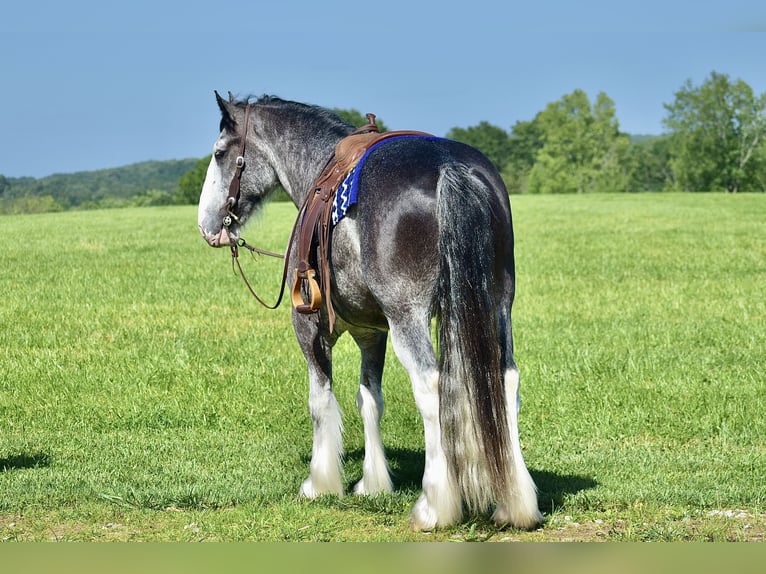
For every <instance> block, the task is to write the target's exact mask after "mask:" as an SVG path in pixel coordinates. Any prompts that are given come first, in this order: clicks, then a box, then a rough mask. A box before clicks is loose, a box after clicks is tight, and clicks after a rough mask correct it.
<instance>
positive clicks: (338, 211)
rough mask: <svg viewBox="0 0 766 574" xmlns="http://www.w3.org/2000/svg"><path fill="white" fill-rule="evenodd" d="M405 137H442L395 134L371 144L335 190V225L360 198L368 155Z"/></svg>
mask: <svg viewBox="0 0 766 574" xmlns="http://www.w3.org/2000/svg"><path fill="white" fill-rule="evenodd" d="M404 138H420V139H431V140H436V139H442V138H439V137H436V136H431V135H413V134H407V135H400V136H394V137H390V138H387V139H384V140H381V141H379V142H377V143H375V144H373V145H372V146H370V147H369V148H368V149H367V151H365V152H364V155H362V157H361V158H360V159H359V162H358V163H357V164H356V165H355V166H354V167H353V168H352V169H351V171H350V172H349V173H348V175H347V176H346V177H345V178H344V179H343V181H342V182H341V183H340V185H339V186H338V190H337V191H336V192H335V197H334V198H333V203H332V211H331V214H330V215H331V217H330V219H331V221H332V224H333V226H335V225H337V224H338V222H339V221H340V220H341V219H343V218H344V217H345V216H346V213H347V212H348V210H349V209H350V208H351V206H352V205H355V204H356V202H357V200H358V198H359V174H360V173H361V171H362V166H363V165H364V162H365V160H366V159H367V156H369V155H370V153H372V151H373V150H374V149H375V148H377V147H378V146H381V145H385V144H386V143H388V142H391V141H394V140H399V139H404Z"/></svg>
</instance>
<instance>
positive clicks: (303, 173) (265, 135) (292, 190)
mask: <svg viewBox="0 0 766 574" xmlns="http://www.w3.org/2000/svg"><path fill="white" fill-rule="evenodd" d="M259 116H260V118H259V124H260V125H256V129H255V134H256V139H257V140H258V142H259V143H261V145H264V146H265V148H266V153H267V156H268V158H269V162H270V163H271V165H272V167H273V168H274V170H275V171H276V173H277V177H278V179H279V183H280V184H281V185H282V187H283V188H284V189H285V191H286V192H287V194H288V195H289V196H290V198H291V199H292V200H293V203H295V205H296V206H298V207H299V206H301V205H302V204H303V202H304V200H305V198H306V195H307V194H308V193H309V191H310V188H311V185H312V184H313V183H314V181H315V180H316V178H317V177H318V176H319V173H320V172H321V170H322V168H323V167H324V166H325V163H326V162H327V160H328V158H329V157H330V155H331V154H332V153H333V152H334V150H335V145H336V144H337V143H338V141H340V140H341V139H342V138H343V137H344V136H345V135H348V133H350V132H351V131H352V129H353V128H351V127H349V128H348V129H347V130H345V128H344V129H341V128H339V126H337V125H334V126H331V125H327V124H322V123H319V122H306V121H302V118H299V117H295V116H294V115H290V114H289V113H287V112H284V113H281V114H280V113H277V112H275V111H274V110H266V111H264V113H262V114H259Z"/></svg>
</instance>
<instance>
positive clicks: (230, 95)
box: [229, 92, 234, 104]
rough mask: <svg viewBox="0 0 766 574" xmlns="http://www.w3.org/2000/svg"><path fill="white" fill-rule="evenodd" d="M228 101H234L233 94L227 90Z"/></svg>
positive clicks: (231, 102)
mask: <svg viewBox="0 0 766 574" xmlns="http://www.w3.org/2000/svg"><path fill="white" fill-rule="evenodd" d="M229 103H230V104H233V103H234V94H232V93H231V92H229Z"/></svg>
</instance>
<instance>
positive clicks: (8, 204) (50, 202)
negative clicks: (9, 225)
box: [0, 195, 64, 215]
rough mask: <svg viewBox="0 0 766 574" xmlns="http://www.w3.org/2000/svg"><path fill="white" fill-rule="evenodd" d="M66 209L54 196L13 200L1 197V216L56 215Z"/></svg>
mask: <svg viewBox="0 0 766 574" xmlns="http://www.w3.org/2000/svg"><path fill="white" fill-rule="evenodd" d="M63 210H64V208H63V207H62V206H61V205H60V204H59V203H57V202H56V200H55V199H54V198H53V196H50V195H43V196H38V197H34V196H29V195H25V196H23V197H16V198H13V199H10V198H4V197H0V215H18V214H21V213H54V212H58V211H63Z"/></svg>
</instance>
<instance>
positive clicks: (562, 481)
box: [345, 448, 598, 513]
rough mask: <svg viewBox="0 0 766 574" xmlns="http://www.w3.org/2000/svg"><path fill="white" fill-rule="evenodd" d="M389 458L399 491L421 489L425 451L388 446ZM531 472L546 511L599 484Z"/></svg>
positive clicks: (351, 457) (351, 458)
mask: <svg viewBox="0 0 766 574" xmlns="http://www.w3.org/2000/svg"><path fill="white" fill-rule="evenodd" d="M386 458H387V459H388V461H389V465H390V466H391V474H392V479H393V481H394V488H395V489H396V490H415V491H417V490H420V488H421V484H422V481H423V471H424V470H425V453H424V452H423V451H422V450H413V449H406V448H391V449H386ZM363 459H364V450H363V449H355V450H352V451H350V452H348V453H346V457H345V460H346V462H350V463H352V464H353V463H356V464H360V465H361V463H362V461H363ZM529 472H530V474H531V475H532V479H533V480H534V481H535V484H536V485H537V490H538V500H539V504H540V510H541V511H542V512H544V513H550V512H552V511H553V510H554V509H555V508H556V507H559V506H561V505H562V504H563V503H564V501H565V499H566V498H567V497H568V496H570V495H572V494H576V493H578V492H581V491H583V490H590V489H592V488H595V487H596V486H598V482H596V480H595V479H593V478H590V477H587V476H582V475H576V474H559V473H556V472H548V471H545V470H532V469H530V471H529ZM359 478H361V477H357V480H358V479H359Z"/></svg>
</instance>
